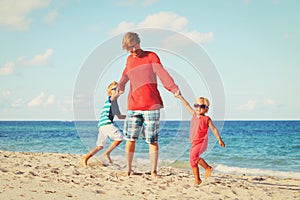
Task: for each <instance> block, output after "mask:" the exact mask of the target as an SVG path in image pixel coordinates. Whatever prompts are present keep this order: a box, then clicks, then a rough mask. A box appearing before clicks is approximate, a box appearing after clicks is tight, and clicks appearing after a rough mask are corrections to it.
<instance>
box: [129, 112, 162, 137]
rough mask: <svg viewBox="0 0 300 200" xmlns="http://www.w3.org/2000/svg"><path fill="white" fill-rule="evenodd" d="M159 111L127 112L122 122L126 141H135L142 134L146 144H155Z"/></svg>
mask: <svg viewBox="0 0 300 200" xmlns="http://www.w3.org/2000/svg"><path fill="white" fill-rule="evenodd" d="M159 118H160V110H128V111H127V116H126V119H125V121H124V130H123V132H124V135H125V138H126V140H129V141H136V140H137V139H138V138H139V135H140V134H142V137H143V139H145V141H146V142H147V143H157V141H158V129H159Z"/></svg>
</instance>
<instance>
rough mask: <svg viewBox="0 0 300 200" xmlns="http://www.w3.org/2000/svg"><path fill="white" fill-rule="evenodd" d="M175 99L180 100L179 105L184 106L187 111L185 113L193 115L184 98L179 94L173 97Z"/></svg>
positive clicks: (192, 110)
mask: <svg viewBox="0 0 300 200" xmlns="http://www.w3.org/2000/svg"><path fill="white" fill-rule="evenodd" d="M175 97H176V98H178V99H180V101H181V103H182V104H183V105H184V107H185V108H186V109H187V111H188V112H189V113H190V114H191V115H193V114H194V112H195V111H194V109H193V108H192V107H191V106H190V104H189V102H187V101H186V100H185V98H184V97H183V96H182V95H181V94H180V93H179V94H178V95H175Z"/></svg>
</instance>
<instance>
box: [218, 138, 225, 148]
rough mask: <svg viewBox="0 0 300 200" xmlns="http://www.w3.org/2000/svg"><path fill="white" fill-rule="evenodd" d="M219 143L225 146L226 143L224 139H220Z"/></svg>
mask: <svg viewBox="0 0 300 200" xmlns="http://www.w3.org/2000/svg"><path fill="white" fill-rule="evenodd" d="M219 144H220V146H221V147H225V143H224V142H223V140H222V139H220V140H219Z"/></svg>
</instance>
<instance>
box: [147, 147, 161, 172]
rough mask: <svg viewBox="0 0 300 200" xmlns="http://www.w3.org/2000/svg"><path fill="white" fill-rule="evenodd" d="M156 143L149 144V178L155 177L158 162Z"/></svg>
mask: <svg viewBox="0 0 300 200" xmlns="http://www.w3.org/2000/svg"><path fill="white" fill-rule="evenodd" d="M158 151H159V148H158V142H156V143H152V144H149V154H150V165H151V176H153V177H156V176H157V162H158Z"/></svg>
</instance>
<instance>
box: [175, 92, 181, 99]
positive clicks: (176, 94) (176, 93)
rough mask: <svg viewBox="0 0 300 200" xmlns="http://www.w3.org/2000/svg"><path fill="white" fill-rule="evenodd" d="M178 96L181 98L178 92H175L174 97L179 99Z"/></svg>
mask: <svg viewBox="0 0 300 200" xmlns="http://www.w3.org/2000/svg"><path fill="white" fill-rule="evenodd" d="M180 96H181V93H180V90H177V91H176V92H175V93H174V97H176V98H179V97H180Z"/></svg>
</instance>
